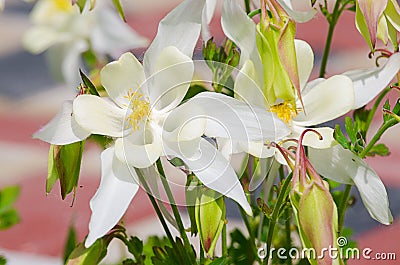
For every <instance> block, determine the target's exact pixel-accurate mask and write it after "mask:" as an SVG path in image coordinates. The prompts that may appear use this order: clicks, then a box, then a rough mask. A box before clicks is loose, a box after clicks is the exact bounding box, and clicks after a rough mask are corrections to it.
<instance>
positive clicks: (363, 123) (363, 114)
mask: <svg viewBox="0 0 400 265" xmlns="http://www.w3.org/2000/svg"><path fill="white" fill-rule="evenodd" d="M370 112H371V110H367V109H366V108H365V106H364V107H362V108H359V109H356V110H355V111H354V112H353V118H354V126H355V128H356V129H357V131H358V132H359V133H361V135H362V137H363V138H364V139H365V137H366V134H367V121H368V116H369V114H370Z"/></svg>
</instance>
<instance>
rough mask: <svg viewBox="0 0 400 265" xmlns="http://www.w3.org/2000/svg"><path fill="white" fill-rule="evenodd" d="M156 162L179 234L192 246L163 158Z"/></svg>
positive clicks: (185, 242)
mask: <svg viewBox="0 0 400 265" xmlns="http://www.w3.org/2000/svg"><path fill="white" fill-rule="evenodd" d="M156 164H157V169H158V173H160V175H161V182H162V183H163V186H164V189H165V192H166V193H167V197H168V200H169V202H170V205H171V208H172V212H173V213H174V217H175V220H176V224H177V225H178V228H179V234H180V235H181V238H182V239H183V242H184V244H185V246H190V242H189V239H188V237H187V235H186V231H185V227H184V226H183V222H182V219H181V216H180V214H179V210H178V207H177V206H176V203H175V199H174V196H173V195H172V192H171V188H170V187H169V184H168V181H167V178H166V177H165V173H164V168H163V166H162V164H161V159H158V160H157V162H156Z"/></svg>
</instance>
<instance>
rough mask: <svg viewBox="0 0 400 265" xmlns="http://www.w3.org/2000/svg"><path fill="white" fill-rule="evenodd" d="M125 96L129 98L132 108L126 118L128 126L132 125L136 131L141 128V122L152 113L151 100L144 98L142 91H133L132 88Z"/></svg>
mask: <svg viewBox="0 0 400 265" xmlns="http://www.w3.org/2000/svg"><path fill="white" fill-rule="evenodd" d="M125 98H127V99H128V100H129V103H130V108H131V113H130V114H129V116H128V117H127V118H126V121H127V122H128V124H127V126H126V127H127V128H129V127H132V129H133V131H136V130H138V129H139V128H140V126H139V123H140V122H141V121H142V120H143V119H144V118H146V117H147V116H148V115H149V113H150V102H149V101H148V100H147V99H146V98H144V96H143V94H142V93H140V92H133V91H132V89H131V90H129V92H128V95H126V96H125Z"/></svg>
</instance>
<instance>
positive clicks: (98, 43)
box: [91, 6, 148, 54]
mask: <svg viewBox="0 0 400 265" xmlns="http://www.w3.org/2000/svg"><path fill="white" fill-rule="evenodd" d="M92 12H93V11H92ZM94 12H95V13H96V27H94V28H93V30H92V31H91V41H92V45H93V49H94V50H95V51H96V52H99V53H108V54H110V53H115V52H123V51H127V50H130V49H135V48H139V47H145V46H146V45H147V44H148V40H147V39H146V38H144V37H142V36H140V35H139V34H137V33H136V32H135V31H134V30H133V29H132V28H131V27H129V25H128V24H127V23H124V22H123V21H122V20H121V18H120V17H119V16H118V14H117V13H116V12H113V11H112V10H110V9H108V8H107V7H106V6H102V7H101V8H100V7H99V8H96V9H95V10H94Z"/></svg>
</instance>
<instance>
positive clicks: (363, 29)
mask: <svg viewBox="0 0 400 265" xmlns="http://www.w3.org/2000/svg"><path fill="white" fill-rule="evenodd" d="M355 2H356V27H357V29H358V31H359V32H360V33H361V35H362V36H363V38H364V39H365V41H366V42H367V44H368V46H369V48H370V50H371V51H374V47H373V45H372V40H371V36H370V34H369V30H368V25H367V21H366V20H365V17H364V15H363V14H362V12H361V10H360V6H359V4H358V1H355Z"/></svg>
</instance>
